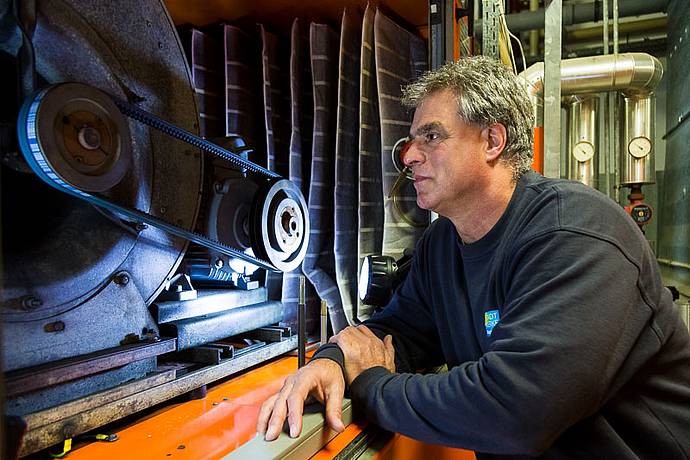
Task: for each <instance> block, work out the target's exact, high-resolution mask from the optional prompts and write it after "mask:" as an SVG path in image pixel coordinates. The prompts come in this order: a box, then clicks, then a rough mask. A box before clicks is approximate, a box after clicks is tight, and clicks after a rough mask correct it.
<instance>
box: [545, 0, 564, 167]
mask: <svg viewBox="0 0 690 460" xmlns="http://www.w3.org/2000/svg"><path fill="white" fill-rule="evenodd" d="M562 9H563V2H562V0H546V3H545V15H544V27H545V29H544V175H545V176H546V177H562V175H563V174H562V171H561V168H562V165H561V153H560V152H561V29H562V24H563V15H562Z"/></svg>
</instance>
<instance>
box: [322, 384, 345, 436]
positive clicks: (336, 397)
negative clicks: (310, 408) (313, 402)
mask: <svg viewBox="0 0 690 460" xmlns="http://www.w3.org/2000/svg"><path fill="white" fill-rule="evenodd" d="M343 393H344V390H343V388H340V385H338V386H337V387H336V388H329V389H328V390H327V391H326V422H327V423H328V426H330V427H331V428H333V429H334V430H335V431H337V432H338V433H342V431H343V430H344V429H345V425H343Z"/></svg>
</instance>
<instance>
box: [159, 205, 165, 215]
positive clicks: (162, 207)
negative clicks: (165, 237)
mask: <svg viewBox="0 0 690 460" xmlns="http://www.w3.org/2000/svg"><path fill="white" fill-rule="evenodd" d="M160 211H161V214H165V211H167V209H166V207H165V206H161V209H160Z"/></svg>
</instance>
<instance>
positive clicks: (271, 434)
mask: <svg viewBox="0 0 690 460" xmlns="http://www.w3.org/2000/svg"><path fill="white" fill-rule="evenodd" d="M293 386H294V376H292V375H291V376H289V377H288V378H287V379H285V383H283V388H281V389H280V393H278V394H277V395H276V398H275V402H274V403H273V409H272V412H271V417H270V418H269V419H268V427H267V428H266V436H265V439H266V441H273V440H274V439H275V438H277V437H278V435H279V434H280V431H281V430H282V429H283V423H284V422H285V417H286V416H287V398H288V395H289V394H290V393H291V392H292V388H293Z"/></svg>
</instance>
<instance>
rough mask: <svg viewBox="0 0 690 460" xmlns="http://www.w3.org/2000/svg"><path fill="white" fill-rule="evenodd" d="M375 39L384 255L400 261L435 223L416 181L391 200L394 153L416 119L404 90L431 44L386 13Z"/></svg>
mask: <svg viewBox="0 0 690 460" xmlns="http://www.w3.org/2000/svg"><path fill="white" fill-rule="evenodd" d="M374 37H375V41H376V43H375V53H376V82H377V87H378V102H379V117H380V121H381V158H380V159H381V172H382V178H383V203H384V219H385V223H384V230H383V248H382V249H383V253H384V254H386V255H390V256H393V257H395V258H399V257H401V256H402V254H403V251H404V249H406V248H410V249H413V248H414V246H415V243H416V242H417V239H418V238H419V237H420V236H421V235H422V233H423V232H424V229H425V228H426V227H427V226H428V224H429V213H428V212H427V211H425V210H422V209H420V208H419V207H418V206H417V197H416V193H415V190H414V186H413V185H412V182H411V181H409V180H405V181H404V183H403V186H402V187H400V188H399V189H398V192H397V193H396V195H395V196H394V197H391V198H389V197H388V195H389V193H390V191H391V189H392V187H393V184H394V183H395V180H396V179H397V177H398V175H399V172H398V171H397V170H396V169H395V165H394V163H393V160H392V156H391V152H392V150H393V146H394V144H395V143H396V142H397V141H398V139H400V138H402V137H405V136H407V135H408V134H409V130H410V124H411V120H412V114H411V113H409V112H408V111H407V110H406V109H405V108H404V107H403V106H402V105H401V104H400V99H401V95H402V93H401V87H402V86H403V85H405V84H407V83H410V82H411V81H413V80H415V79H417V78H418V77H419V76H420V75H421V74H422V73H423V72H424V71H425V70H426V67H427V64H426V45H425V44H424V41H422V39H420V38H419V37H417V36H415V35H413V34H411V33H410V32H408V31H407V30H405V29H403V28H402V27H400V26H399V25H398V24H396V23H395V22H393V21H392V20H390V19H389V18H388V17H386V16H385V15H383V14H382V13H381V11H377V12H376V17H375V19H374Z"/></svg>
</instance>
